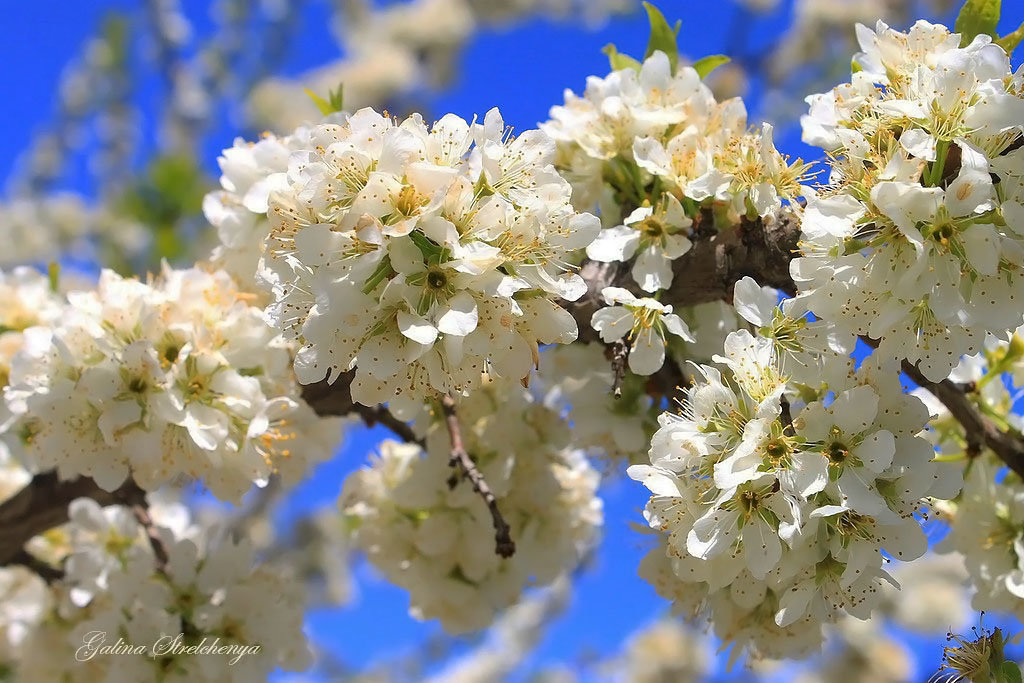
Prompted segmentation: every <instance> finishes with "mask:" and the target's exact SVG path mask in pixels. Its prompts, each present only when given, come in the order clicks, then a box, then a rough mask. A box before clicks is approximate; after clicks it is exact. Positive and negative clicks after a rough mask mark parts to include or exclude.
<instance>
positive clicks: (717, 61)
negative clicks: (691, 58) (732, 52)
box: [693, 55, 732, 81]
mask: <svg viewBox="0 0 1024 683" xmlns="http://www.w3.org/2000/svg"><path fill="white" fill-rule="evenodd" d="M731 61H732V60H731V59H729V58H728V57H726V56H725V55H708V56H707V57H701V58H700V59H698V60H697V61H696V62H694V63H693V68H694V70H695V71H696V72H697V75H698V76H700V79H701V80H702V81H703V80H704V79H705V78H707V77H708V74H710V73H711V72H712V71H714V70H715V69H717V68H718V67H720V66H722V65H723V64H728V63H729V62H731Z"/></svg>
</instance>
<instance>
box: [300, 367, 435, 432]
mask: <svg viewBox="0 0 1024 683" xmlns="http://www.w3.org/2000/svg"><path fill="white" fill-rule="evenodd" d="M354 375H355V371H354V370H349V371H348V372H343V373H342V374H341V376H339V377H338V378H337V379H336V380H335V381H334V383H333V384H328V383H327V379H326V378H325V379H322V380H320V381H319V382H317V383H316V384H307V385H305V386H304V387H302V398H303V399H304V400H305V401H306V403H308V404H309V405H310V407H311V408H312V409H313V410H314V411H316V414H317V415H320V416H321V417H326V416H328V415H351V414H353V413H355V414H356V415H359V417H361V418H363V422H364V423H365V424H366V426H367V427H372V426H374V425H376V424H381V425H384V426H385V427H387V428H388V429H390V430H391V431H392V432H394V433H395V435H396V436H398V437H399V438H400V439H402V440H403V441H408V442H409V443H419V444H421V445H422V443H423V440H422V439H420V438H419V437H418V436H416V433H415V432H414V431H413V430H412V427H410V426H409V424H408V423H406V422H403V421H402V420H399V419H398V418H397V417H395V416H394V415H393V414H392V413H391V412H390V411H389V410H388V409H387V408H386V407H385V406H383V405H378V406H364V405H362V404H361V403H356V402H355V401H353V400H352V393H351V385H352V378H353V377H354Z"/></svg>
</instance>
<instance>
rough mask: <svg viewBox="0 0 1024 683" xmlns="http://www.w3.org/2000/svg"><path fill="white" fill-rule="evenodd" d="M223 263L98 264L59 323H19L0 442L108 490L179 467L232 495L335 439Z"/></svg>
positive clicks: (37, 464) (318, 456)
mask: <svg viewBox="0 0 1024 683" xmlns="http://www.w3.org/2000/svg"><path fill="white" fill-rule="evenodd" d="M247 299H248V297H247V296H246V295H245V294H244V293H243V292H240V291H239V290H238V289H237V288H236V286H235V284H234V282H233V281H232V280H231V278H230V277H229V276H228V275H227V274H226V273H224V272H223V271H218V272H214V273H210V272H206V271H203V270H199V269H189V270H172V269H170V268H165V269H164V271H163V273H162V274H161V275H160V277H159V278H157V279H156V280H155V281H153V282H150V283H143V282H140V281H137V280H130V279H124V278H121V277H120V276H118V275H116V274H114V273H113V272H111V271H104V272H103V274H102V275H101V277H100V281H99V284H98V286H97V288H96V290H95V291H83V292H72V293H69V294H68V295H67V305H66V307H65V308H64V310H63V314H62V316H61V318H60V320H59V321H53V325H52V326H51V327H32V328H29V329H27V330H25V332H24V348H23V349H22V350H21V351H19V352H18V353H17V354H16V355H15V357H14V359H13V360H12V362H11V369H10V384H9V385H8V386H7V387H6V388H5V393H4V396H5V402H6V407H7V410H8V411H10V413H11V419H9V420H8V421H7V424H6V432H5V434H4V439H5V441H6V442H7V444H8V445H9V447H10V448H11V450H12V452H14V453H15V454H16V455H17V456H18V457H20V459H21V460H22V461H23V462H24V463H25V465H26V467H28V468H29V469H30V470H33V471H38V470H43V469H48V468H51V467H56V469H57V472H58V474H59V475H61V476H62V477H74V476H79V475H87V476H90V477H93V478H94V479H95V480H96V482H97V483H98V484H99V485H100V486H102V487H104V488H106V489H108V490H113V489H114V488H116V487H117V486H119V485H120V484H121V483H122V482H123V481H124V480H125V478H126V477H127V476H129V474H130V475H131V476H132V477H133V478H134V479H135V481H136V482H137V483H138V484H139V485H140V486H142V487H143V488H145V489H148V490H151V489H154V488H156V487H157V486H159V485H160V484H162V483H164V482H167V481H169V480H171V479H174V478H176V477H179V476H181V475H186V476H189V477H192V478H201V479H202V480H203V483H204V484H205V485H206V486H207V487H209V488H210V490H211V491H212V492H213V493H214V494H215V495H217V496H219V497H221V498H224V499H228V500H234V501H237V500H239V499H240V498H241V497H242V495H243V494H244V493H245V492H246V491H247V490H249V488H251V486H252V484H253V483H256V484H257V485H263V484H264V483H266V481H267V478H268V477H269V476H270V475H271V474H272V473H274V472H278V473H280V474H281V476H282V477H283V479H284V480H286V481H297V480H298V479H299V478H300V477H301V476H302V475H303V474H304V473H305V472H306V470H307V468H308V466H309V464H310V463H312V462H316V461H318V460H322V459H324V458H326V457H327V456H328V455H330V453H331V449H332V446H333V445H334V443H335V442H336V440H337V439H338V438H339V437H340V426H339V425H338V423H337V422H336V421H335V420H324V419H321V418H319V417H318V416H317V415H316V414H315V413H314V412H313V411H312V409H311V408H310V407H309V406H308V405H307V404H306V403H305V402H304V401H303V400H302V399H301V397H300V395H299V387H298V385H297V384H296V382H295V380H294V377H293V375H292V372H291V369H290V351H289V347H288V346H287V344H285V343H284V342H283V341H282V340H281V338H280V336H279V335H277V334H276V333H275V332H274V330H273V329H271V328H270V327H268V326H267V324H266V323H265V322H264V320H263V317H262V313H261V311H260V309H258V308H255V307H252V306H250V305H249V304H248V303H247Z"/></svg>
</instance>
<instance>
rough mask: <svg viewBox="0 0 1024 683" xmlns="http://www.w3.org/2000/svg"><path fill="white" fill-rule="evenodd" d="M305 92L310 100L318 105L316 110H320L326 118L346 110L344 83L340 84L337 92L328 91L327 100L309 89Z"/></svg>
mask: <svg viewBox="0 0 1024 683" xmlns="http://www.w3.org/2000/svg"><path fill="white" fill-rule="evenodd" d="M304 92H305V93H306V96H307V97H309V99H311V100H313V104H315V105H316V108H317V109H319V110H320V113H321V114H323V115H324V116H329V115H331V114H333V113H335V112H339V111H341V110H342V109H344V108H345V95H344V92H345V84H344V83H341V84H339V85H338V89H337V90H328V91H327V99H326V100H325V99H324V98H322V97H320V96H319V95H317V94H316V93H315V92H313V91H312V90H310V89H309V88H306V89H305V90H304Z"/></svg>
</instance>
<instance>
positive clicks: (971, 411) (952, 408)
mask: <svg viewBox="0 0 1024 683" xmlns="http://www.w3.org/2000/svg"><path fill="white" fill-rule="evenodd" d="M902 369H903V372H904V373H905V374H906V375H907V377H909V378H910V379H912V380H913V381H914V384H916V385H918V386H919V387H923V388H924V389H927V390H928V391H930V392H931V393H932V394H933V395H934V396H935V398H937V399H939V401H941V402H942V405H944V406H946V410H948V411H949V413H950V414H951V415H952V416H953V417H954V418H955V419H956V421H957V422H959V423H960V424H961V425H963V428H964V432H965V433H966V436H967V443H968V445H969V447H970V445H972V444H973V445H974V448H977V446H978V445H979V444H981V445H985V446H988V448H989V449H991V451H992V452H993V453H995V454H996V455H997V456H998V457H999V459H1000V460H1002V461H1003V462H1004V463H1006V465H1007V466H1009V468H1010V469H1011V470H1013V471H1014V472H1016V473H1017V476H1019V477H1020V478H1021V479H1024V440H1021V439H1020V437H1018V436H1017V435H1015V434H1010V433H1008V432H1004V431H1002V430H1001V429H999V428H998V427H997V426H996V425H995V424H994V423H993V422H992V421H991V420H989V419H988V418H987V417H985V416H984V415H982V414H981V411H980V410H978V407H977V406H976V405H974V403H973V402H972V401H971V399H970V398H969V397H968V396H967V392H966V391H965V389H964V388H963V387H962V386H960V385H958V384H956V383H955V382H952V381H950V380H948V379H944V380H942V381H941V382H932V381H931V380H929V379H928V378H927V377H925V376H924V375H923V374H921V371H920V370H918V369H917V366H916V365H914V364H912V363H910V362H909V361H903V366H902Z"/></svg>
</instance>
